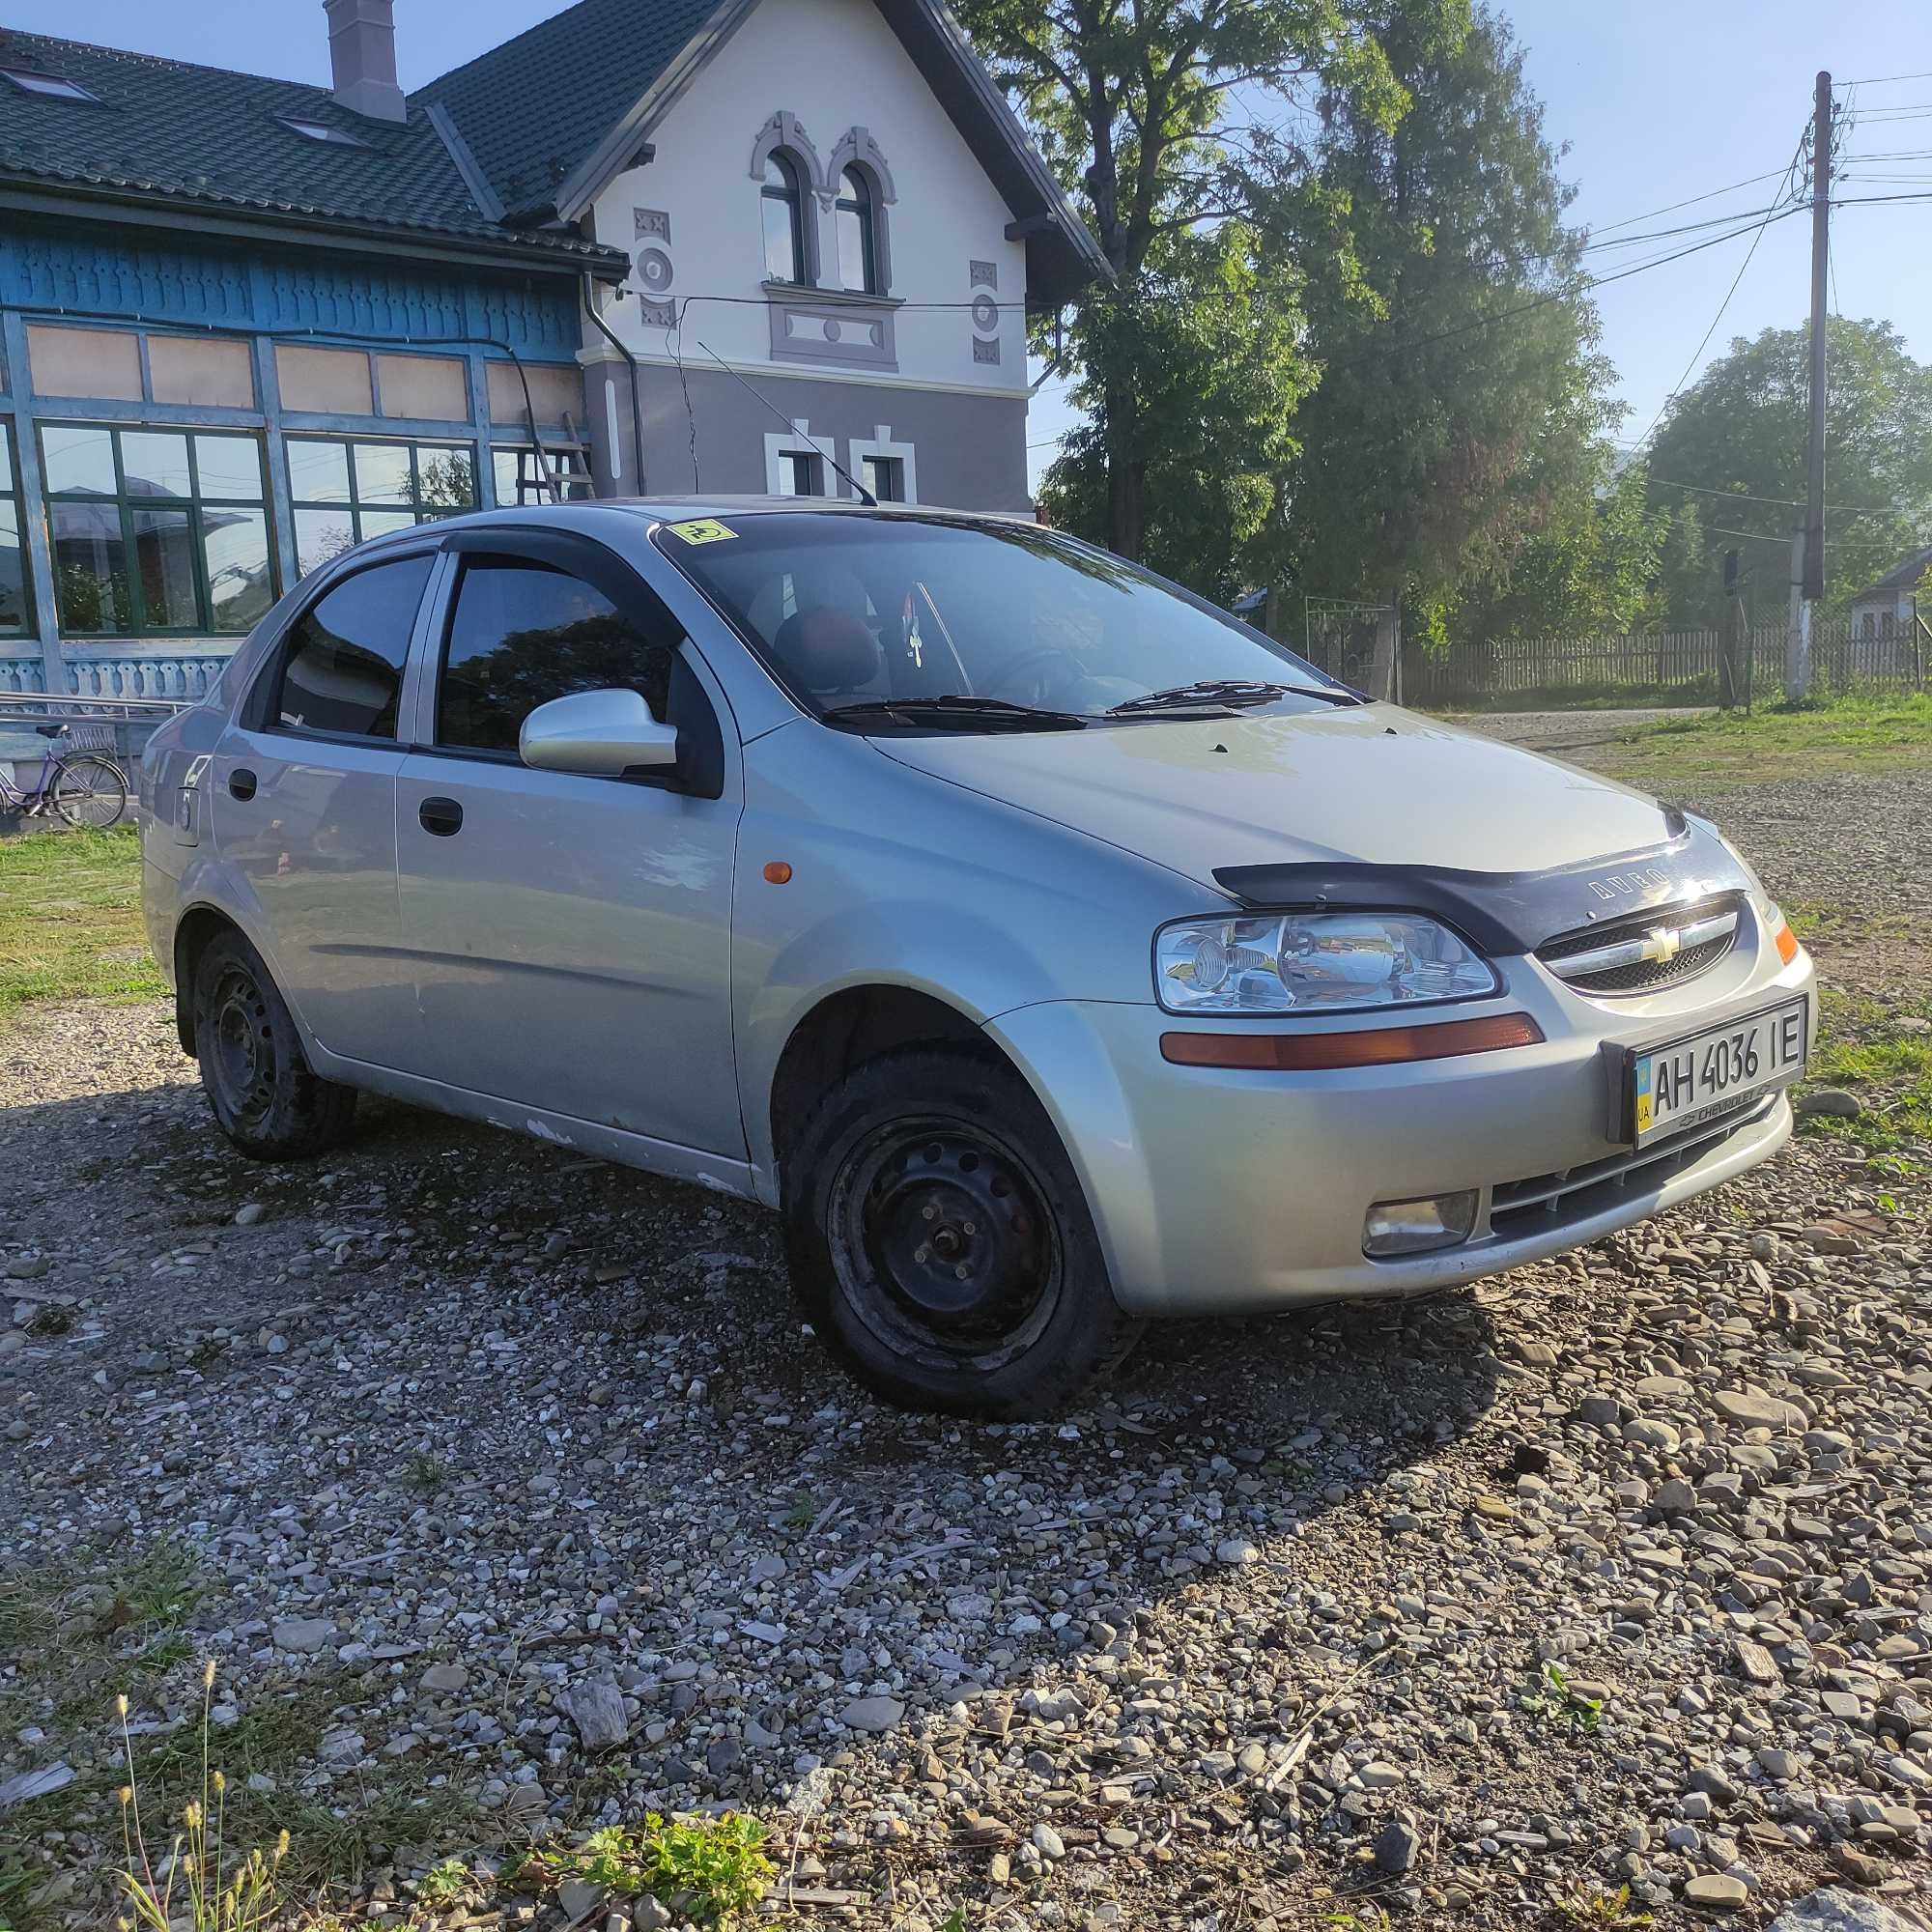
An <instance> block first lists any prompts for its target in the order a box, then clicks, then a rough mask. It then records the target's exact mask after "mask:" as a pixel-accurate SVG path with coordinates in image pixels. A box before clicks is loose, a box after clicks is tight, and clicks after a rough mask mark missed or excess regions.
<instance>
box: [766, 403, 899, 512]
mask: <svg viewBox="0 0 1932 1932" xmlns="http://www.w3.org/2000/svg"><path fill="white" fill-rule="evenodd" d="M787 456H815V457H817V458H818V466H819V467H818V475H819V480H820V481H821V482H822V483H823V484H824V485H825V488H826V491H827V494H828V495H829V496H836V495H837V494H838V469H837V468H836V467H835V466H836V465H837V463H838V438H836V437H830V436H813V435H812V433H811V419H810V417H809V416H794V417H793V418H792V424H791V434H790V435H789V436H781V435H780V434H779V432H778V431H776V430H771V431H768V432H767V433H766V436H765V491H766V494H767V495H768V496H773V497H789V496H790V495H791V494H792V493H791V492H790V491H789V490H787V489H786V488H785V487H784V478H783V475H782V469H781V466H782V463H783V459H784V458H785V457H787ZM908 488H910V485H908ZM799 500H800V501H801V502H806V503H813V502H824V501H825V500H826V498H825V497H800V498H799Z"/></svg>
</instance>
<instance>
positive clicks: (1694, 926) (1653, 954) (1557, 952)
mask: <svg viewBox="0 0 1932 1932" xmlns="http://www.w3.org/2000/svg"><path fill="white" fill-rule="evenodd" d="M1742 923H1743V903H1742V900H1741V898H1740V897H1739V895H1736V894H1732V895H1728V896H1726V897H1723V898H1715V899H1704V900H1701V901H1699V902H1698V903H1697V904H1695V905H1688V906H1660V907H1656V908H1654V909H1653V910H1652V911H1650V912H1647V913H1642V914H1638V915H1636V916H1634V917H1633V918H1630V919H1620V920H1617V921H1615V922H1614V923H1610V924H1607V925H1601V926H1593V927H1591V928H1590V929H1589V930H1588V931H1586V932H1570V933H1565V934H1564V935H1563V936H1562V937H1561V938H1560V939H1552V940H1550V941H1548V943H1547V944H1546V945H1544V946H1541V947H1539V948H1538V949H1537V954H1536V956H1537V957H1538V958H1539V959H1540V960H1542V962H1543V963H1544V965H1546V966H1547V967H1548V969H1549V970H1550V972H1552V973H1554V974H1555V975H1556V977H1557V978H1558V979H1559V980H1562V981H1563V983H1564V984H1565V985H1566V986H1571V987H1574V988H1575V989H1576V990H1577V992H1579V993H1591V994H1595V995H1596V996H1598V997H1599V998H1611V999H1614V998H1617V997H1619V996H1622V997H1626V998H1628V997H1629V996H1631V995H1632V994H1635V993H1657V992H1662V990H1663V989H1664V988H1665V987H1668V986H1681V985H1683V984H1684V983H1685V982H1686V981H1687V980H1694V979H1696V977H1697V976H1698V974H1700V973H1708V972H1709V971H1710V970H1711V968H1712V967H1713V966H1715V965H1717V963H1718V962H1719V960H1720V959H1723V958H1726V957H1728V956H1729V954H1730V952H1731V949H1732V948H1733V947H1734V946H1736V945H1737V943H1738V932H1739V928H1740V927H1741V925H1742Z"/></svg>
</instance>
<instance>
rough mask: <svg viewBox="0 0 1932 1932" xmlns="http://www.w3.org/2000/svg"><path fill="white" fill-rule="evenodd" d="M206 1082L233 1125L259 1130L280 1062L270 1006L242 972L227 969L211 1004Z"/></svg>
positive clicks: (241, 969) (216, 985) (270, 1104)
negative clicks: (276, 1050) (207, 1075)
mask: <svg viewBox="0 0 1932 1932" xmlns="http://www.w3.org/2000/svg"><path fill="white" fill-rule="evenodd" d="M208 1038H209V1056H208V1058H209V1080H210V1084H211V1086H213V1089H214V1097H215V1100H216V1101H217V1102H218V1103H219V1105H220V1107H221V1109H222V1111H223V1112H224V1113H225V1114H226V1115H227V1116H228V1117H229V1119H230V1120H231V1121H233V1122H234V1123H235V1124H236V1125H237V1126H239V1127H242V1128H255V1127H259V1126H260V1125H261V1124H262V1122H264V1121H266V1120H267V1119H268V1116H269V1111H270V1108H271V1107H273V1105H274V1104H275V1082H276V1076H277V1074H278V1073H279V1071H280V1065H281V1063H280V1060H279V1058H278V1057H277V1055H276V1053H275V1034H274V1025H273V1022H272V1021H271V1020H270V1016H269V1003H268V1001H267V999H266V998H265V997H264V996H263V993H262V989H261V987H260V986H259V985H257V984H256V982H255V977H254V975H253V974H252V973H250V972H248V971H247V970H246V969H245V968H244V967H241V966H230V967H228V968H227V969H226V970H225V971H224V972H223V973H222V974H221V976H220V978H219V979H217V980H215V982H214V995H213V999H212V1000H211V1001H210V1003H209V1013H208Z"/></svg>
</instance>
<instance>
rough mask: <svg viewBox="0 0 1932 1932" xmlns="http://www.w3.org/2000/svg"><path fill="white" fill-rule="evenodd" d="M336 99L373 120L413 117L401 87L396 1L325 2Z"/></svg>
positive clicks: (336, 0) (329, 56) (330, 65)
mask: <svg viewBox="0 0 1932 1932" xmlns="http://www.w3.org/2000/svg"><path fill="white" fill-rule="evenodd" d="M322 11H323V12H324V13H325V14H327V15H328V64H329V68H330V70H331V72H332V76H333V83H334V94H335V99H337V100H338V101H339V102H340V103H341V104H342V105H343V106H344V107H346V108H348V109H349V110H350V112H351V113H353V114H366V115H367V116H368V117H369V118H370V119H371V120H372V121H402V120H405V119H407V118H408V111H409V110H408V108H407V107H406V106H405V105H404V101H403V90H402V89H401V88H400V87H398V86H397V85H396V20H395V13H394V0H322Z"/></svg>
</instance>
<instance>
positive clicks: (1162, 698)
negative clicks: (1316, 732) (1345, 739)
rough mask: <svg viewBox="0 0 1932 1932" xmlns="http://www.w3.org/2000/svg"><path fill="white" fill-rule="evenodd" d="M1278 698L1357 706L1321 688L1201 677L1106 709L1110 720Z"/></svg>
mask: <svg viewBox="0 0 1932 1932" xmlns="http://www.w3.org/2000/svg"><path fill="white" fill-rule="evenodd" d="M1277 697H1321V698H1325V699H1326V700H1327V701H1328V702H1329V703H1330V704H1359V703H1360V702H1361V699H1360V698H1358V697H1357V696H1355V694H1354V693H1353V692H1352V691H1344V690H1341V689H1339V688H1336V687H1332V686H1328V685H1320V684H1270V683H1268V682H1266V681H1265V680H1264V679H1262V678H1254V677H1204V678H1202V679H1201V680H1199V682H1197V683H1194V684H1177V685H1174V686H1171V687H1170V688H1169V689H1168V690H1166V691H1150V692H1148V693H1146V694H1145V695H1144V696H1140V697H1129V698H1127V699H1126V700H1125V701H1124V702H1122V703H1120V704H1110V705H1109V706H1108V707H1107V716H1108V717H1109V718H1131V717H1132V716H1133V714H1134V713H1135V712H1137V711H1169V710H1174V711H1189V710H1193V709H1195V708H1196V707H1199V706H1213V705H1222V706H1226V707H1227V708H1229V709H1236V708H1238V707H1240V706H1242V705H1248V704H1271V703H1272V702H1273V701H1274V700H1275V699H1276V698H1277Z"/></svg>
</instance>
